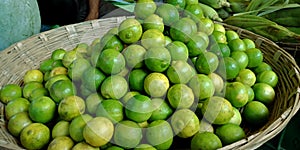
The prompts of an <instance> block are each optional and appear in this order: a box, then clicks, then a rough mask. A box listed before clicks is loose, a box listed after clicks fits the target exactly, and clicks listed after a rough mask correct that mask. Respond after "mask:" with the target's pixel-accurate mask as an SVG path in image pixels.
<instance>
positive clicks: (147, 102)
mask: <svg viewBox="0 0 300 150" xmlns="http://www.w3.org/2000/svg"><path fill="white" fill-rule="evenodd" d="M152 112H153V104H152V101H151V99H150V98H149V97H147V96H145V95H135V96H133V97H132V98H130V99H129V100H128V102H127V103H126V105H125V114H126V117H127V118H129V119H130V120H132V121H135V122H138V123H141V122H144V121H147V120H148V119H149V118H150V117H151V115H152Z"/></svg>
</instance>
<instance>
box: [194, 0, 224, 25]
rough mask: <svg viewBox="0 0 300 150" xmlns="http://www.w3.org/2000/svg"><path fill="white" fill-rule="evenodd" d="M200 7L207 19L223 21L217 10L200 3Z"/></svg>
mask: <svg viewBox="0 0 300 150" xmlns="http://www.w3.org/2000/svg"><path fill="white" fill-rule="evenodd" d="M199 5H200V6H201V9H202V10H203V14H204V16H205V17H206V18H210V19H212V20H216V21H223V20H222V19H221V18H220V16H219V14H218V12H217V11H216V10H215V9H213V8H212V7H210V6H208V5H205V4H201V3H199Z"/></svg>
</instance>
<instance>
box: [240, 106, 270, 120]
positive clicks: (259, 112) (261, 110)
mask: <svg viewBox="0 0 300 150" xmlns="http://www.w3.org/2000/svg"><path fill="white" fill-rule="evenodd" d="M269 115H270V112H269V109H268V108H267V107H266V105H264V104H263V103H261V102H259V101H251V102H249V103H247V105H246V106H245V108H244V111H243V112H242V116H243V119H244V120H245V121H246V122H247V123H248V124H251V125H253V126H262V125H264V124H265V123H266V122H268V120H269Z"/></svg>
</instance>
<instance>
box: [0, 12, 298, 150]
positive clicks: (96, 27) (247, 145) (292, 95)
mask: <svg viewBox="0 0 300 150" xmlns="http://www.w3.org/2000/svg"><path fill="white" fill-rule="evenodd" d="M126 18H127V17H113V18H106V19H99V20H93V21H87V22H82V23H78V24H72V25H67V26H63V27H60V28H56V29H53V30H50V31H46V32H43V33H40V34H37V35H34V36H32V37H30V38H28V39H26V40H23V41H20V42H18V43H15V44H14V45H11V46H10V47H8V48H7V49H5V50H4V51H2V52H1V53H0V61H1V63H2V65H1V66H0V76H1V80H0V86H4V85H6V84H8V83H16V84H19V85H21V84H22V78H23V76H24V74H25V72H26V71H27V70H29V69H37V68H38V67H39V65H40V63H41V61H43V60H45V59H47V58H49V57H50V55H51V52H52V51H53V50H55V49H58V48H64V49H66V50H71V49H73V48H74V47H75V46H76V45H77V44H79V43H83V42H85V43H88V44H90V43H91V42H92V41H93V40H94V39H95V38H99V37H101V36H103V35H104V34H105V33H106V32H107V31H108V30H109V29H111V28H113V27H116V26H118V25H119V24H120V23H121V22H122V21H123V20H124V19H126ZM223 25H224V26H225V27H226V28H227V29H231V30H235V31H236V32H237V33H238V34H239V35H240V37H241V38H245V37H247V38H249V39H252V40H253V41H255V43H256V46H257V47H258V48H260V49H261V50H262V52H263V53H264V59H265V60H264V61H265V62H267V63H268V64H270V65H271V66H272V67H273V69H274V71H275V72H276V73H277V74H278V76H279V83H278V86H277V88H276V89H275V90H276V94H277V95H276V100H275V103H274V105H273V106H272V108H270V114H271V117H270V120H269V121H268V123H267V124H266V125H265V126H263V127H262V128H260V129H259V130H250V129H248V128H247V127H245V130H246V132H247V138H246V139H243V140H240V141H238V142H235V143H233V144H231V145H228V146H226V147H223V148H222V149H255V148H257V147H259V146H261V145H262V144H264V143H265V142H266V141H268V140H270V139H271V138H273V137H274V136H276V135H277V134H278V133H279V132H280V131H281V130H282V129H284V128H285V126H286V125H287V124H288V122H289V121H290V119H291V118H292V117H293V116H294V115H295V113H296V112H297V111H298V109H299V107H300V104H299V93H300V87H299V83H300V75H299V72H300V69H299V67H298V66H297V64H296V62H295V60H294V59H293V57H292V56H291V55H290V54H289V53H287V52H286V51H284V50H283V49H281V48H280V47H278V46H277V45H276V44H274V43H273V42H271V41H270V40H268V39H265V38H263V37H261V36H258V35H256V34H253V33H252V32H249V31H247V30H243V29H240V28H237V27H233V26H229V25H226V24H223ZM0 114H1V116H0V117H1V118H0V146H1V147H3V148H1V149H4V148H5V149H22V147H21V146H20V143H19V141H18V139H16V138H14V137H13V136H12V135H10V134H9V132H8V131H7V128H6V124H7V121H6V120H5V115H4V105H3V104H2V103H1V104H0ZM187 147H189V146H187Z"/></svg>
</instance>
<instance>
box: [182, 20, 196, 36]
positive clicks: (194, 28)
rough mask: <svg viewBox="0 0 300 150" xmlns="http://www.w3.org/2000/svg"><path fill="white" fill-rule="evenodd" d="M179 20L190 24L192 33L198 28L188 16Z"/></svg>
mask: <svg viewBox="0 0 300 150" xmlns="http://www.w3.org/2000/svg"><path fill="white" fill-rule="evenodd" d="M181 20H182V21H185V22H187V23H189V24H190V25H191V29H192V33H197V30H198V28H197V24H196V22H195V21H194V20H193V19H191V18H189V17H183V18H181Z"/></svg>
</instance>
